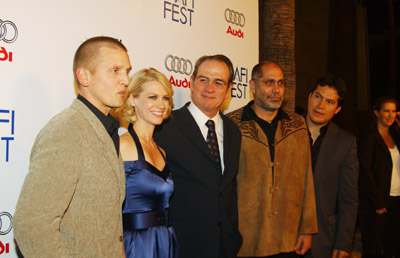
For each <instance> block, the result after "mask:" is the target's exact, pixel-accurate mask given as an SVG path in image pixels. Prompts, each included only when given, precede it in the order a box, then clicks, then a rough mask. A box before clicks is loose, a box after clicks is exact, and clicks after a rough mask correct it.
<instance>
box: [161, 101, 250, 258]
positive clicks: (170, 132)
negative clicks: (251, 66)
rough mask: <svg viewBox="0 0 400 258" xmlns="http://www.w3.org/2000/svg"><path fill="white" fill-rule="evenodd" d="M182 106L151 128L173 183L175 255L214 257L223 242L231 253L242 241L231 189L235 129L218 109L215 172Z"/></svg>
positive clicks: (235, 163) (237, 147) (237, 145)
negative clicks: (219, 157)
mask: <svg viewBox="0 0 400 258" xmlns="http://www.w3.org/2000/svg"><path fill="white" fill-rule="evenodd" d="M187 105H188V104H186V105H185V106H184V107H182V108H181V109H179V110H176V111H173V112H172V116H171V118H170V119H169V120H168V121H167V122H166V123H165V124H163V125H162V126H161V127H160V128H157V129H156V132H155V138H156V140H157V143H158V144H159V145H160V146H161V147H162V148H163V149H164V150H165V151H166V154H167V162H168V166H169V168H170V171H171V174H172V178H173V180H174V185H175V189H174V194H173V196H172V197H171V201H170V208H171V216H172V225H173V227H174V229H175V232H176V235H177V238H178V245H179V246H178V247H179V254H180V257H181V258H193V257H198V258H205V257H207V258H217V257H218V254H219V252H220V248H222V247H223V248H224V250H225V253H226V255H227V257H235V256H236V254H237V252H238V251H239V248H240V246H241V243H242V238H241V235H240V233H239V231H238V215H237V214H238V212H237V194H236V174H237V171H238V162H239V153H240V141H241V135H240V131H239V129H238V128H237V127H236V125H235V124H234V123H233V122H232V121H231V120H230V119H229V118H227V117H226V116H224V115H223V114H221V117H222V120H223V127H224V157H223V158H224V164H225V169H224V172H223V175H221V173H220V172H219V171H218V169H217V168H216V164H215V162H214V161H213V159H212V157H211V154H210V152H209V150H208V149H207V145H206V142H205V140H204V137H203V135H202V134H201V131H200V128H199V127H198V125H197V124H196V121H195V120H194V118H193V116H192V115H191V114H190V112H189V110H188V109H187ZM192 105H193V104H192ZM220 245H223V246H220Z"/></svg>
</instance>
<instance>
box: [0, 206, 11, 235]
mask: <svg viewBox="0 0 400 258" xmlns="http://www.w3.org/2000/svg"><path fill="white" fill-rule="evenodd" d="M11 229H12V216H11V214H10V213H8V212H5V211H3V212H0V235H1V236H3V235H7V234H8V233H9V232H10V231H11Z"/></svg>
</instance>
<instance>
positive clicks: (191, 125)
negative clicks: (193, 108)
mask: <svg viewBox="0 0 400 258" xmlns="http://www.w3.org/2000/svg"><path fill="white" fill-rule="evenodd" d="M187 105H188V104H186V105H185V106H184V107H182V108H181V109H179V110H178V111H177V112H176V118H177V120H178V122H179V129H180V130H181V131H182V133H183V134H184V135H185V136H186V138H187V139H188V141H190V142H192V143H193V146H196V147H197V148H198V149H199V150H200V151H201V152H202V153H203V154H204V155H206V156H207V157H208V158H209V159H210V160H213V158H212V156H211V153H210V151H209V150H208V148H207V143H206V141H205V140H204V137H203V135H202V133H201V131H200V128H199V126H198V125H197V123H196V120H194V117H193V116H192V114H191V113H190V112H189V110H188V109H187Z"/></svg>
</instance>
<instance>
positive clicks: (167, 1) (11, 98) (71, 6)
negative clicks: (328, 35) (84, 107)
mask: <svg viewBox="0 0 400 258" xmlns="http://www.w3.org/2000/svg"><path fill="white" fill-rule="evenodd" d="M99 35H105V36H111V37H114V38H117V39H119V40H121V41H122V43H123V44H124V45H125V46H126V47H127V48H128V52H129V56H130V59H131V64H132V67H133V71H132V74H133V72H135V71H137V70H139V69H141V68H145V67H154V68H156V69H158V70H159V71H161V72H163V73H165V75H166V76H167V78H169V80H170V82H171V84H172V86H173V89H174V91H175V94H174V103H175V108H180V107H181V106H182V105H183V104H185V103H186V102H187V101H189V100H190V88H189V87H190V84H189V80H190V75H191V73H192V72H193V68H194V64H195V62H196V60H197V59H198V58H199V57H200V56H202V55H210V54H219V53H221V54H225V55H227V56H228V57H229V58H230V59H231V60H232V62H233V64H234V68H235V79H234V83H235V85H234V87H233V89H232V91H231V97H230V98H229V100H227V101H226V102H225V103H224V106H223V112H228V111H231V110H234V109H236V108H239V107H241V106H243V105H245V104H246V103H247V102H248V101H250V99H251V96H250V92H249V86H248V84H249V80H250V77H251V69H252V67H253V66H254V65H255V64H256V63H257V62H258V1H257V0H246V1H244V0H219V1H213V0H113V1H106V0H83V1H82V0H68V1H53V0H37V1H32V0H2V1H1V7H0V257H17V253H16V246H15V242H14V237H13V231H12V218H13V213H14V211H15V205H16V202H17V200H18V196H19V192H20V189H21V187H22V184H23V181H24V178H25V176H26V174H27V172H28V166H29V155H30V150H31V147H32V144H33V141H34V139H35V137H36V135H37V133H38V132H39V130H40V129H41V128H42V127H43V126H44V125H45V123H46V122H47V121H48V120H49V119H50V118H51V117H53V116H54V115H55V114H57V113H58V112H60V111H61V110H62V109H64V108H66V107H68V106H69V105H70V104H71V102H72V100H73V99H74V98H75V97H76V86H75V85H74V81H73V71H72V60H73V56H74V53H75V50H76V49H77V47H78V46H79V45H80V44H81V43H82V42H83V41H85V40H86V39H87V38H90V37H93V36H99ZM54 144H57V143H54ZM32 230H35V229H34V228H32Z"/></svg>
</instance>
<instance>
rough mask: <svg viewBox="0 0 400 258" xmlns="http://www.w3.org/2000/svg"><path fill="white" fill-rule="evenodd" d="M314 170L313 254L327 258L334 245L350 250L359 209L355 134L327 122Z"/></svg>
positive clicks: (336, 247) (334, 247)
mask: <svg viewBox="0 0 400 258" xmlns="http://www.w3.org/2000/svg"><path fill="white" fill-rule="evenodd" d="M313 173H314V188H315V201H316V205H317V220H318V234H316V235H314V236H313V239H312V246H311V252H312V254H313V257H315V258H330V257H332V252H333V249H338V250H343V251H346V252H351V249H352V243H353V235H354V229H355V224H356V220H357V209H358V158H357V144H356V138H355V137H354V136H353V135H351V134H350V133H348V132H346V131H344V130H343V129H341V128H340V127H338V126H337V125H336V124H334V123H333V122H330V123H329V125H328V130H327V132H326V135H325V137H324V138H323V141H322V143H321V147H320V149H319V153H318V157H317V162H316V164H315V168H314V171H313Z"/></svg>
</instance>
